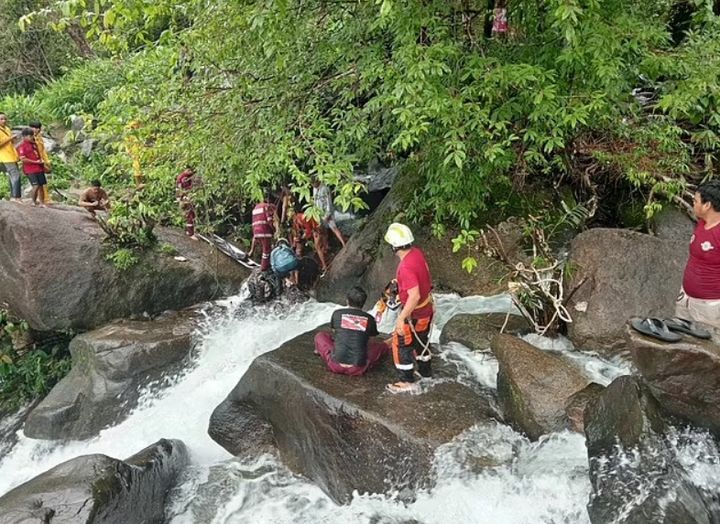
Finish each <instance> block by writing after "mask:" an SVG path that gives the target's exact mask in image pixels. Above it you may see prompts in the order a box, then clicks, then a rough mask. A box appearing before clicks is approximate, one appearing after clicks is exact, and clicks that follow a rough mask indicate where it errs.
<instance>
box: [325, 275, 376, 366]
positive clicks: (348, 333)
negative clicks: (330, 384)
mask: <svg viewBox="0 0 720 524" xmlns="http://www.w3.org/2000/svg"><path fill="white" fill-rule="evenodd" d="M366 299H367V294H366V293H365V291H364V290H363V289H362V288H359V287H354V288H352V289H351V290H350V291H349V292H348V294H347V306H348V307H347V308H344V309H338V310H337V311H335V312H334V313H333V315H332V319H331V320H330V327H332V329H333V331H334V332H335V338H334V339H333V336H332V335H331V334H330V333H328V332H326V331H323V332H320V333H318V334H317V335H315V353H317V354H318V355H320V356H321V357H322V358H323V360H324V361H325V363H326V364H327V367H328V369H329V370H330V371H332V372H333V373H338V374H341V375H351V376H360V375H364V374H365V373H367V371H368V370H370V369H372V368H374V367H375V366H377V365H378V363H379V362H380V360H382V358H383V357H384V356H385V355H386V354H388V353H389V352H390V348H389V347H388V345H387V344H386V343H385V342H381V341H379V340H371V338H370V337H374V336H377V335H378V330H377V325H376V323H375V319H374V318H373V317H372V315H369V314H368V313H366V312H365V311H363V310H362V307H363V305H364V304H365V300H366Z"/></svg>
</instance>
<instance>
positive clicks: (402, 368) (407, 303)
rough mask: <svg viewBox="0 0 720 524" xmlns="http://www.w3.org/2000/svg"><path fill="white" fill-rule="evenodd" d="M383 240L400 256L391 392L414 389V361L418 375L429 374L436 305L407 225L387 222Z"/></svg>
mask: <svg viewBox="0 0 720 524" xmlns="http://www.w3.org/2000/svg"><path fill="white" fill-rule="evenodd" d="M385 241H386V242H387V243H388V244H390V245H391V246H392V249H393V251H394V252H395V254H396V255H397V256H398V258H399V259H400V263H399V264H398V268H397V283H398V296H399V299H400V303H401V304H402V310H401V311H400V314H399V315H398V318H397V321H396V323H395V331H394V332H393V339H392V350H393V360H394V362H395V368H396V369H397V372H398V379H399V380H398V382H396V383H394V384H388V386H387V387H388V390H389V391H390V392H392V393H402V392H413V391H414V390H416V387H415V384H414V382H415V364H416V363H417V368H418V373H419V374H420V376H422V377H431V376H432V367H431V358H432V355H431V353H430V340H429V339H430V326H431V325H432V319H433V315H434V313H435V307H434V305H433V300H432V280H431V278H430V269H429V268H428V264H427V261H426V260H425V255H424V254H423V252H422V251H421V250H420V248H418V247H415V246H414V245H413V243H414V242H415V238H414V237H413V234H412V231H410V228H409V227H407V226H406V225H404V224H398V223H393V224H390V227H388V230H387V233H385Z"/></svg>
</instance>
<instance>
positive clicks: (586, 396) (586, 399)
mask: <svg viewBox="0 0 720 524" xmlns="http://www.w3.org/2000/svg"><path fill="white" fill-rule="evenodd" d="M603 391H605V386H602V385H600V384H597V383H596V382H591V383H590V384H588V385H587V387H585V388H584V389H581V390H580V391H578V392H577V393H575V394H574V395H573V396H571V397H570V398H569V399H568V401H567V402H566V403H565V416H566V417H567V427H568V428H569V429H570V430H571V431H575V432H576V433H585V408H586V407H587V406H588V404H590V403H592V402H594V401H595V399H597V398H598V397H599V396H600V395H601V394H602V392H603Z"/></svg>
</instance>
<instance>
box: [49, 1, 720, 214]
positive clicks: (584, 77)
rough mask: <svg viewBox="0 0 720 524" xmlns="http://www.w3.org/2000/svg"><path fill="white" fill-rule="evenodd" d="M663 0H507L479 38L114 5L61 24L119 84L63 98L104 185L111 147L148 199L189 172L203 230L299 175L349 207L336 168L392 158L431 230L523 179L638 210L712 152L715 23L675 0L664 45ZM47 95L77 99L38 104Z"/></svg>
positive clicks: (666, 8) (304, 14) (378, 18)
mask: <svg viewBox="0 0 720 524" xmlns="http://www.w3.org/2000/svg"><path fill="white" fill-rule="evenodd" d="M672 4H673V3H672V2H670V1H663V2H647V1H641V0H635V1H630V2H627V1H621V0H608V1H604V2H597V1H594V0H589V1H582V2H579V1H577V0H553V1H552V2H546V3H537V2H534V1H532V2H530V1H521V0H518V1H514V2H510V5H509V8H508V9H509V12H508V15H509V21H510V31H509V32H508V34H506V35H495V36H493V37H492V38H489V34H488V33H487V32H486V26H487V24H488V21H489V20H490V18H489V16H490V12H488V11H487V2H484V1H469V2H468V1H445V0H442V1H441V0H436V1H422V2H421V1H409V2H403V3H399V2H394V1H391V0H384V1H382V2H341V3H334V2H333V3H328V2H324V1H320V0H315V1H309V2H297V1H292V0H283V1H279V0H278V1H273V2H246V3H237V2H230V1H221V2H215V3H213V4H212V6H210V5H208V4H207V3H205V2H201V1H193V0H186V1H171V0H162V1H158V2H150V3H145V4H142V5H139V4H138V3H136V2H125V1H122V0H116V1H114V2H108V3H105V4H104V6H105V7H103V9H104V11H103V13H93V12H92V11H88V10H82V11H79V12H78V13H77V16H78V17H79V18H80V19H82V20H83V23H85V24H87V26H88V27H89V28H90V34H91V35H92V36H93V38H94V39H95V43H96V45H98V46H103V45H104V46H105V47H106V48H107V49H108V50H109V51H112V52H115V53H117V56H118V57H120V58H121V60H122V83H120V84H115V85H116V87H115V88H112V86H111V84H113V82H114V81H115V80H116V79H117V77H115V76H113V75H114V73H113V71H112V68H110V71H109V72H108V75H109V76H108V77H107V78H109V81H108V82H107V83H106V84H105V85H107V86H108V87H110V88H109V89H108V90H107V92H105V91H104V90H101V89H99V90H96V91H95V95H92V96H91V98H92V100H91V101H84V102H83V104H82V105H83V107H84V110H89V111H93V109H90V108H94V116H95V118H96V120H97V122H98V126H97V129H96V131H95V134H96V136H97V137H99V138H101V139H102V140H103V141H104V142H105V143H106V144H107V145H108V147H109V149H110V150H111V155H110V156H109V159H108V166H109V168H108V169H107V170H106V175H107V177H108V178H109V179H110V178H111V179H112V180H114V181H116V182H127V181H129V180H130V171H131V166H130V164H131V159H130V158H129V157H128V154H127V149H128V147H127V143H128V140H134V141H135V143H137V144H140V145H141V147H139V148H138V151H139V152H138V156H139V158H140V161H141V164H142V166H143V172H144V174H145V176H146V177H147V178H148V179H149V180H151V181H153V182H154V183H155V184H160V185H162V186H163V187H167V186H171V185H172V177H173V176H174V175H175V173H177V172H178V170H179V169H181V168H182V166H183V165H184V164H185V163H192V164H194V165H196V166H197V167H198V168H199V171H200V172H201V173H202V174H203V176H204V179H205V182H206V188H205V191H204V192H203V198H204V199H205V201H206V202H205V206H204V207H205V208H206V209H209V212H208V216H209V221H210V222H213V221H214V220H216V219H217V220H223V219H224V218H226V217H227V216H228V215H231V214H233V213H237V212H240V211H241V210H242V206H243V204H244V202H245V201H247V200H248V199H252V198H253V197H255V196H257V192H258V189H259V187H260V186H261V185H262V184H265V183H267V182H273V183H278V182H279V181H280V180H281V179H286V180H290V181H292V182H293V183H294V184H295V185H296V191H297V192H298V193H299V194H300V195H301V196H302V197H305V198H307V195H308V176H309V175H310V174H318V175H320V176H321V177H322V178H323V179H324V180H326V181H327V182H329V183H330V184H333V185H335V186H337V193H338V197H337V200H338V203H339V204H340V205H341V206H342V207H344V206H353V205H356V206H357V205H359V204H360V200H359V198H358V191H360V187H359V186H358V185H357V184H356V183H355V182H354V180H353V178H352V177H351V176H350V175H351V173H352V169H353V167H354V166H357V165H359V164H363V163H365V162H368V161H370V160H372V159H376V158H379V159H380V160H381V161H383V162H386V163H391V162H394V161H395V160H396V159H398V158H402V157H410V156H412V157H414V158H416V159H417V161H418V162H417V165H419V166H420V169H421V171H422V175H423V177H422V183H420V184H419V185H418V186H417V187H416V188H415V195H414V199H413V204H412V206H411V208H410V209H409V213H410V215H411V217H414V218H417V219H427V220H431V221H434V222H435V223H436V224H438V225H460V226H461V227H469V226H470V225H471V224H472V223H473V222H475V221H476V220H477V219H478V217H479V216H480V215H481V214H482V211H483V209H486V208H488V207H490V208H491V209H493V210H496V209H498V208H500V209H502V208H503V206H507V205H508V194H509V193H512V192H513V191H515V190H517V189H519V188H522V187H523V186H525V185H526V184H527V183H528V182H531V181H533V180H538V179H540V180H542V181H543V182H544V183H545V185H547V186H552V185H554V184H557V183H559V182H560V181H563V180H564V181H566V182H568V181H569V182H571V183H572V184H573V185H574V187H575V188H576V190H577V192H578V196H579V197H580V198H582V199H586V198H589V197H590V196H591V195H592V194H593V193H594V191H595V190H596V186H597V185H598V184H602V183H606V182H607V179H608V177H609V179H610V181H611V182H614V181H617V180H625V181H627V182H628V183H630V184H634V186H635V187H636V188H637V191H638V194H639V195H641V197H642V198H643V199H645V200H646V201H647V204H648V206H647V210H648V211H652V210H653V209H654V206H655V202H656V201H657V199H658V198H660V199H662V198H668V197H672V196H673V195H676V194H677V193H678V192H679V191H680V190H681V188H682V187H683V184H684V182H685V180H686V179H688V178H689V179H690V180H695V179H697V178H702V177H704V176H709V175H712V174H713V172H714V161H715V156H716V154H717V148H718V141H717V134H716V133H717V131H718V126H719V125H720V119H719V117H718V113H717V109H718V105H717V104H718V100H717V97H716V95H715V93H716V92H718V90H717V87H718V86H717V78H718V70H719V68H720V53H717V52H716V51H717V46H718V44H717V42H718V36H720V29H719V28H718V20H717V17H716V16H715V15H714V14H713V13H712V11H711V9H710V8H711V7H712V2H704V1H700V0H697V1H695V2H693V5H694V8H693V9H694V16H693V17H692V18H691V19H690V20H689V21H688V22H687V27H688V28H690V29H691V31H690V32H689V34H688V36H687V37H685V38H684V39H683V41H682V42H681V43H680V44H679V45H676V41H674V40H673V38H672V36H673V30H674V29H676V28H674V27H671V25H670V23H671V21H672V12H673V5H672ZM99 14H104V15H103V16H97V15H99ZM65 19H66V20H72V13H69V15H67V14H66V16H65ZM190 20H192V21H193V23H192V25H191V24H190V22H189V21H190ZM675 33H677V31H675ZM140 36H141V37H142V39H143V40H142V42H140V41H139V40H138V38H139V37H140ZM675 36H676V35H675ZM102 63H104V64H106V65H107V64H109V62H107V61H104V62H102ZM106 72H107V71H106ZM77 80H78V82H79V83H78V84H77V85H80V84H81V83H82V81H83V77H80V76H78V78H77ZM84 80H89V78H88V77H84ZM65 81H69V80H65ZM65 81H64V82H65ZM87 87H88V88H90V87H91V86H87ZM637 88H640V89H644V92H645V93H646V95H647V96H646V99H641V98H640V97H633V90H635V89H637ZM64 91H68V92H72V93H75V94H77V93H79V92H81V91H83V90H82V89H77V88H70V87H67V88H66V87H62V86H61V85H60V84H58V85H57V86H56V87H55V88H54V89H53V88H51V89H49V90H48V91H47V94H48V95H49V96H50V97H51V98H53V99H58V100H59V99H61V98H62V97H61V96H60V93H62V92H64ZM100 92H102V97H103V98H104V100H103V101H102V102H100V103H96V102H97V101H98V100H99V98H100V97H98V96H97V94H99V93H100ZM70 98H73V99H77V98H78V97H77V96H76V95H73V96H71V97H70ZM53 107H54V108H55V110H54V115H56V116H59V115H60V114H61V113H67V111H68V110H69V109H70V107H71V105H67V104H60V105H58V104H53ZM73 111H77V109H76V108H73ZM133 121H137V122H138V123H139V125H135V126H131V125H129V124H130V123H131V122H133ZM156 196H157V198H156V199H152V200H153V202H154V203H155V204H162V203H163V202H164V200H163V199H164V198H166V197H167V194H162V195H160V194H158V195H156ZM167 211H168V212H169V211H170V209H169V208H168V209H167Z"/></svg>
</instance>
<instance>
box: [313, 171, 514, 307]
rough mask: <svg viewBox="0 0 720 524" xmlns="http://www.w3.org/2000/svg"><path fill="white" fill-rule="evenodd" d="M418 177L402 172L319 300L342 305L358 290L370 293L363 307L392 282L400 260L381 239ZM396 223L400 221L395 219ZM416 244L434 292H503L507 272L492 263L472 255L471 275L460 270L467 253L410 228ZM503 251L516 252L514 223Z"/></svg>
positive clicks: (339, 259)
mask: <svg viewBox="0 0 720 524" xmlns="http://www.w3.org/2000/svg"><path fill="white" fill-rule="evenodd" d="M416 178H417V175H415V174H413V173H409V172H402V173H401V174H400V175H398V177H397V179H396V180H395V183H394V185H393V187H392V189H391V190H390V192H389V193H388V194H387V196H386V197H385V198H384V199H383V200H382V203H381V204H380V206H379V207H378V208H377V210H376V211H375V212H374V213H373V214H372V215H370V217H369V219H368V221H367V222H366V223H365V224H364V225H363V227H362V229H360V230H359V231H358V232H357V233H356V234H355V235H353V236H352V237H351V238H350V239H349V240H348V242H347V245H346V247H345V248H344V249H342V250H341V251H340V252H339V253H338V254H337V256H336V257H335V260H334V262H333V263H332V266H331V267H330V270H329V271H328V273H327V275H326V276H325V277H324V278H323V279H322V280H321V281H320V282H319V283H318V287H317V298H318V300H320V301H325V302H335V303H339V304H344V303H345V296H346V294H347V292H348V290H349V289H350V288H352V287H353V286H361V287H363V288H364V289H365V290H366V291H367V293H368V301H367V303H366V306H367V307H371V306H372V304H373V303H374V302H375V301H376V300H377V299H378V298H379V296H380V293H381V292H382V290H383V289H384V288H385V286H386V285H387V283H388V282H389V281H390V280H392V279H393V278H395V272H396V269H397V264H398V259H397V257H396V256H394V255H393V253H392V250H391V249H390V246H388V244H387V243H386V242H385V241H384V240H383V237H384V235H385V232H386V230H387V227H388V226H389V225H390V223H392V222H393V221H394V220H395V219H396V218H398V216H399V215H401V213H403V212H404V211H405V207H406V205H407V202H408V200H409V198H411V196H412V195H413V193H414V190H415V180H416ZM399 219H400V218H399ZM411 227H412V229H413V233H414V236H415V240H416V244H417V245H418V246H420V247H421V248H422V249H423V251H425V254H426V258H427V260H428V264H429V265H430V271H431V273H432V276H433V284H434V286H435V289H436V290H437V291H448V292H455V293H459V294H461V295H494V294H497V293H499V292H501V291H503V290H504V289H505V285H504V284H500V283H499V281H500V279H501V278H502V277H503V276H504V275H505V273H506V271H505V269H504V268H503V267H502V266H501V265H500V264H499V263H498V262H496V261H495V260H493V259H490V258H487V257H485V256H484V255H483V254H482V253H480V252H478V253H476V255H477V258H478V262H479V263H478V267H477V269H476V270H475V271H474V272H473V273H472V275H469V274H468V273H467V271H465V270H464V269H463V268H462V260H463V258H465V254H462V253H453V251H452V244H451V243H450V241H449V239H447V238H445V239H443V240H438V239H436V238H435V237H433V236H432V235H431V234H430V231H428V230H426V229H423V228H417V227H415V226H412V225H411ZM498 230H499V231H500V234H501V236H502V238H503V243H504V245H505V249H506V250H507V251H508V252H510V253H512V252H514V251H516V250H517V249H518V246H519V240H520V237H521V230H520V228H519V227H518V226H516V225H513V224H510V223H508V224H506V225H504V226H499V227H498Z"/></svg>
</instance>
